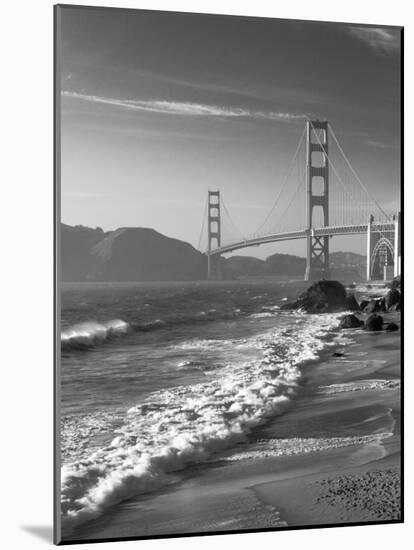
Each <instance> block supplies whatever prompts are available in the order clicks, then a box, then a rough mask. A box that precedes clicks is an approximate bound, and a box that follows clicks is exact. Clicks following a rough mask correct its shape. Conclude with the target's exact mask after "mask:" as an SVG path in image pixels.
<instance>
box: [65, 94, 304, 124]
mask: <svg viewBox="0 0 414 550" xmlns="http://www.w3.org/2000/svg"><path fill="white" fill-rule="evenodd" d="M62 96H63V97H67V98H71V99H77V100H81V101H86V102H89V103H96V104H102V105H109V106H112V107H115V108H119V109H126V110H130V111H140V112H147V113H148V112H149V113H157V114H165V115H175V116H187V117H190V116H192V117H220V118H251V119H256V120H279V121H287V122H289V121H295V120H300V119H306V118H307V115H305V114H300V113H288V112H281V111H255V110H249V109H240V108H235V107H223V106H219V105H205V104H201V103H191V102H184V101H159V100H131V99H116V98H109V97H101V96H96V95H87V94H81V93H78V92H69V91H63V92H62Z"/></svg>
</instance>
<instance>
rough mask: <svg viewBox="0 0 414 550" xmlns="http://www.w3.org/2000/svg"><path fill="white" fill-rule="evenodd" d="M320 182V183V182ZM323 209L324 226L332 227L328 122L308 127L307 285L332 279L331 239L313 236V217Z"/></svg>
mask: <svg viewBox="0 0 414 550" xmlns="http://www.w3.org/2000/svg"><path fill="white" fill-rule="evenodd" d="M317 179H318V180H319V183H318V181H317ZM315 207H321V208H322V212H323V225H324V226H327V225H329V161H328V121H326V120H324V121H321V120H308V121H307V123H306V214H307V219H306V230H307V237H306V241H307V243H306V271H305V281H310V280H315V279H329V277H330V272H329V237H317V236H315V235H314V233H313V219H312V218H313V213H314V208H315Z"/></svg>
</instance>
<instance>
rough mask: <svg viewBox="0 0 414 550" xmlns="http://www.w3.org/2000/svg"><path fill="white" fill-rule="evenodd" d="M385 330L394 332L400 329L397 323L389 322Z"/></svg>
mask: <svg viewBox="0 0 414 550" xmlns="http://www.w3.org/2000/svg"><path fill="white" fill-rule="evenodd" d="M385 330H387V331H388V332H394V331H396V330H398V325H396V324H395V323H388V325H387V326H386V327H385Z"/></svg>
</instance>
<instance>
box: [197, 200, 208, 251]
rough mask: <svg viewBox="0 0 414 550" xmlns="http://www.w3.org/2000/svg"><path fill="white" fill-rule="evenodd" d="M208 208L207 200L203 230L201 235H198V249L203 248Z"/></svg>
mask: <svg viewBox="0 0 414 550" xmlns="http://www.w3.org/2000/svg"><path fill="white" fill-rule="evenodd" d="M207 208H208V200H206V202H205V205H204V214H203V222H202V224H201V230H200V236H199V237H198V244H197V250H200V251H201V250H202V244H201V243H202V241H203V237H204V233H205V231H204V228H205V226H206V220H207Z"/></svg>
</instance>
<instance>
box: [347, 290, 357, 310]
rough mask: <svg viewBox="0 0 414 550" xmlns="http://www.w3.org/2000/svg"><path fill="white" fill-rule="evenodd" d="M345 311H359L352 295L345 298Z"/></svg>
mask: <svg viewBox="0 0 414 550" xmlns="http://www.w3.org/2000/svg"><path fill="white" fill-rule="evenodd" d="M346 309H349V311H360V307H359V304H358V302H357V300H356V298H355V296H354V295H353V294H349V295H348V296H347V297H346Z"/></svg>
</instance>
